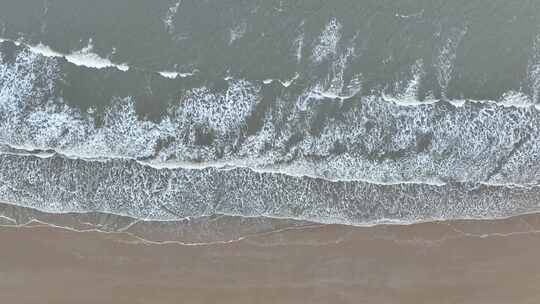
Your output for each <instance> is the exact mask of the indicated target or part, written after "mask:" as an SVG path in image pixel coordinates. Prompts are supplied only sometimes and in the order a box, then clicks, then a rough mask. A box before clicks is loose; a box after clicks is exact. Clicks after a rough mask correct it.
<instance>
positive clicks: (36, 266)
mask: <svg viewBox="0 0 540 304" xmlns="http://www.w3.org/2000/svg"><path fill="white" fill-rule="evenodd" d="M236 220H237V219H236ZM230 221H235V219H230ZM538 231H540V216H538V215H529V216H522V217H518V218H511V219H506V220H497V221H457V222H441V223H425V224H417V225H410V226H377V227H370V228H366V227H364V228H359V227H356V228H353V227H346V226H337V225H335V226H334V225H327V226H312V227H303V228H299V227H296V228H289V229H281V230H276V231H274V232H264V233H258V234H253V235H251V236H248V237H246V238H244V239H240V240H236V241H235V240H232V241H230V242H228V243H209V244H206V245H189V246H188V245H182V244H180V243H174V242H173V243H168V244H157V243H150V242H145V241H142V240H141V239H140V238H137V237H134V236H133V235H130V234H127V233H103V232H76V231H69V230H66V229H62V228H55V227H37V226H34V227H32V226H31V225H30V226H27V227H1V228H0V242H1V244H3V245H2V250H1V251H0V252H1V253H0V298H1V300H2V301H1V302H2V303H25V304H26V303H27V304H31V303H57V304H60V303H70V304H71V303H115V304H121V303H130V304H134V303H152V304H159V303H377V304H380V303H476V304H478V303H489V304H493V303H540V263H539V262H538V257H539V256H540V233H539V232H538Z"/></svg>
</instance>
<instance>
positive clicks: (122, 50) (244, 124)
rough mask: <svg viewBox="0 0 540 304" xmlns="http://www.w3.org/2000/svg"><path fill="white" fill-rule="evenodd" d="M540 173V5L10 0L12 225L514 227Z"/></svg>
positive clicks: (430, 0)
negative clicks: (76, 221) (495, 223)
mask: <svg viewBox="0 0 540 304" xmlns="http://www.w3.org/2000/svg"><path fill="white" fill-rule="evenodd" d="M539 179H540V1H527V0H524V1H519V3H517V2H512V1H502V0H472V1H471V0H467V1H443V0H404V1H385V0H335V1H316V0H303V1H300V0H296V1H293V0H289V1H286V0H282V1H277V0H249V1H247V0H245V1H243V0H234V1H233V0H207V1H200V0H199V1H195V0H180V1H176V0H153V1H148V0H95V1H86V0H17V1H0V202H3V203H6V204H9V205H15V206H19V207H24V208H19V209H16V210H19V211H17V212H15V213H19V215H18V216H17V215H14V212H13V210H14V209H10V207H7V206H8V205H6V206H4V205H2V206H3V207H2V208H0V209H1V211H2V217H1V218H0V219H4V220H5V221H6V222H17V220H14V219H16V218H18V217H19V218H20V217H25V216H28V214H30V215H31V216H30V217H31V218H34V219H36V218H41V219H42V220H43V218H44V215H43V214H45V213H46V214H56V213H61V214H65V213H68V214H80V216H82V217H84V216H85V214H86V215H88V214H100V215H101V218H104V217H105V218H106V217H107V215H115V216H118V218H117V217H115V219H116V220H118V221H119V222H121V223H126V225H128V224H130V223H138V221H141V220H142V221H150V222H164V223H162V225H166V223H165V222H166V221H184V220H186V219H187V220H189V221H195V222H191V223H197V221H204V222H206V223H207V224H208V219H211V221H210V223H214V224H215V225H219V221H218V222H217V224H216V221H215V219H216V218H217V219H220V218H221V217H225V218H230V217H234V218H238V217H240V218H243V219H244V220H242V221H239V222H240V224H238V226H235V227H232V228H230V229H232V230H231V231H232V232H230V235H229V236H228V237H226V238H223V239H222V238H220V237H218V236H216V235H213V236H206V237H205V239H206V240H208V239H211V240H214V239H216V240H227V239H229V238H230V237H233V236H235V235H237V234H238V235H242V234H245V233H251V232H252V231H255V232H260V231H263V230H264V231H267V230H268V229H274V228H276V227H274V226H276V225H277V226H278V227H277V228H276V229H278V228H280V227H282V226H281V225H285V226H287V227H289V226H290V225H292V226H297V225H313V224H345V225H356V226H369V225H375V224H382V223H385V224H388V223H390V224H394V223H397V224H412V223H418V222H426V221H442V220H457V219H493V218H507V217H511V216H517V215H521V214H528V213H537V212H539V211H540V184H539ZM26 208H30V209H26ZM21 210H27V211H21ZM28 210H34V211H28ZM21 212H22V213H21ZM74 216H75V215H74ZM75 217H76V216H75ZM123 217H125V218H129V219H130V220H129V221H127V222H126V221H124V220H120V219H121V218H123ZM268 218H273V219H279V220H278V221H276V222H272V224H271V225H272V226H271V227H270V226H268V225H270V224H268V221H267V220H266V219H268ZM116 220H115V221H116ZM98 222H99V221H98ZM108 223H109V224H110V222H108ZM282 223H283V224H282ZM19 224H20V223H19ZM207 224H205V225H207ZM126 225H124V226H122V225H119V226H118V227H119V228H118V229H124V228H126V227H127V226H126ZM235 225H236V224H235ZM94 226H95V225H94ZM109 226H110V225H109ZM109 226H107V227H109ZM71 227H73V225H72V226H71ZM100 227H101V226H100ZM130 227H131V226H130ZM107 229H108V228H107ZM213 231H214V230H213ZM215 231H219V229H216V230H215ZM227 231H229V230H227ZM227 233H229V232H227ZM196 241H198V240H194V241H193V242H196Z"/></svg>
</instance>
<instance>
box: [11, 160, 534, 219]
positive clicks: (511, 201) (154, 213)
mask: <svg viewBox="0 0 540 304" xmlns="http://www.w3.org/2000/svg"><path fill="white" fill-rule="evenodd" d="M539 189H540V188H538V187H530V188H524V187H507V186H488V185H479V184H471V183H452V184H447V185H444V186H434V185H422V184H399V185H376V184H371V183H365V182H355V181H351V182H330V181H326V180H322V179H315V178H307V177H291V176H287V175H283V174H272V173H257V172H254V171H252V170H249V169H241V168H236V169H229V170H223V169H215V168H207V169H203V170H186V169H161V170H157V169H154V168H151V167H148V166H142V165H140V164H139V163H137V162H135V161H123V160H111V161H84V160H74V159H66V158H62V157H52V158H39V157H34V156H19V155H0V201H5V202H13V203H15V204H18V205H20V206H25V207H31V208H35V209H38V210H41V211H46V212H51V213H67V212H78V213H87V212H103V213H112V214H117V215H124V216H130V217H134V218H139V219H149V220H179V219H183V218H186V217H203V216H211V215H214V214H223V215H230V216H245V217H271V218H288V219H297V220H306V221H313V222H319V223H341V224H351V225H370V224H374V223H387V222H390V223H414V222H422V221H431V220H442V219H458V218H478V219H482V218H498V217H508V216H512V215H518V214H522V213H532V212H538V211H539V210H540V199H539V198H540V193H539Z"/></svg>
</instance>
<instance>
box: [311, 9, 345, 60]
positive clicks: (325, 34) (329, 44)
mask: <svg viewBox="0 0 540 304" xmlns="http://www.w3.org/2000/svg"><path fill="white" fill-rule="evenodd" d="M341 28H342V25H341V23H339V21H338V20H337V19H336V18H332V19H330V21H329V22H328V24H327V25H326V27H325V28H324V29H323V31H322V33H321V35H320V37H319V40H318V43H317V45H315V47H314V48H313V53H312V55H311V57H312V59H313V61H314V62H316V63H319V62H322V61H323V60H325V59H327V58H328V57H329V56H330V55H335V54H337V51H338V44H339V41H340V40H341Z"/></svg>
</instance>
